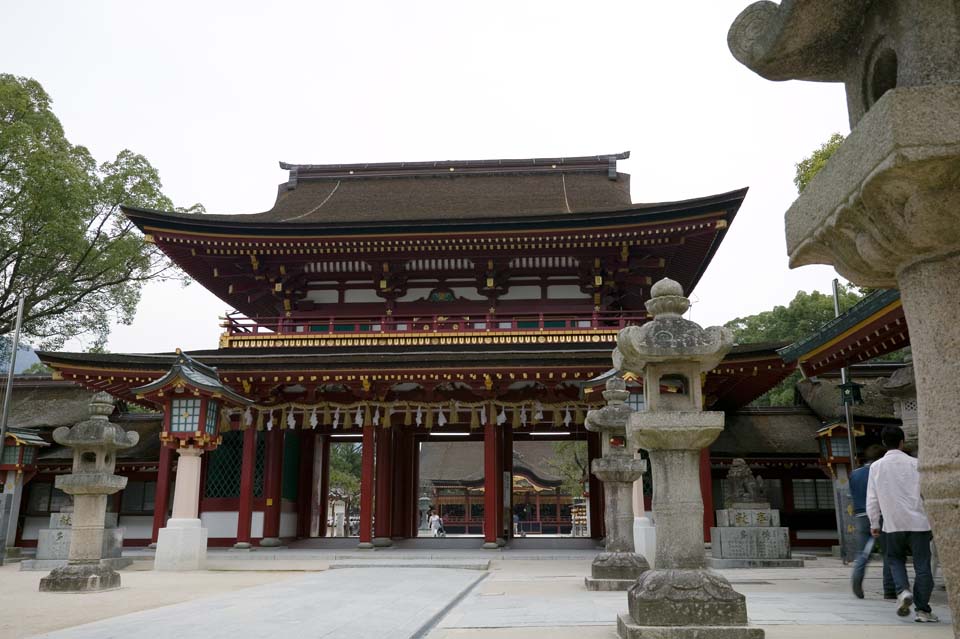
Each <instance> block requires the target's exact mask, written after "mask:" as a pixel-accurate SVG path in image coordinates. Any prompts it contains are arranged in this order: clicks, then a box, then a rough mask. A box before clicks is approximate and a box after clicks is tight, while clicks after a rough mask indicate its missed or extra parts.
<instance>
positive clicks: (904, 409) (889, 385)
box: [880, 355, 920, 456]
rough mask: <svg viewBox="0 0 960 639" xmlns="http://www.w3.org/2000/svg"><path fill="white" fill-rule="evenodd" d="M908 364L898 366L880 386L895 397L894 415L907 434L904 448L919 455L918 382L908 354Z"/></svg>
mask: <svg viewBox="0 0 960 639" xmlns="http://www.w3.org/2000/svg"><path fill="white" fill-rule="evenodd" d="M906 361H907V365H906V366H904V367H903V368H898V369H897V370H896V371H894V373H893V375H891V376H890V378H889V379H888V380H887V381H886V382H885V383H884V385H883V386H882V387H881V388H880V392H881V393H883V394H884V395H886V396H887V397H890V398H891V399H893V416H894V417H896V418H897V419H899V420H900V423H901V427H902V428H903V434H904V435H905V436H906V440H905V441H904V449H905V450H906V451H907V452H908V453H910V454H911V455H917V456H918V455H919V452H920V451H919V446H918V442H917V430H918V429H917V384H916V381H915V380H914V378H913V363H912V359H911V357H910V356H909V355H908V356H907V360H906Z"/></svg>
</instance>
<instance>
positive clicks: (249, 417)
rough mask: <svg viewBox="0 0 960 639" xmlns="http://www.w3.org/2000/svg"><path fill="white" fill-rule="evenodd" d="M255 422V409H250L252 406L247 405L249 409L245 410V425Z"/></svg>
mask: <svg viewBox="0 0 960 639" xmlns="http://www.w3.org/2000/svg"><path fill="white" fill-rule="evenodd" d="M252 423H253V411H252V410H250V407H249V406H247V410H245V411H243V425H244V426H249V425H251V424H252Z"/></svg>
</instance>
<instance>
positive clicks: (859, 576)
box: [853, 515, 897, 595]
mask: <svg viewBox="0 0 960 639" xmlns="http://www.w3.org/2000/svg"><path fill="white" fill-rule="evenodd" d="M853 525H854V527H855V533H856V535H857V547H858V548H860V552H859V553H858V554H857V559H856V561H854V562H853V579H855V580H856V581H858V582H862V581H863V575H864V573H865V572H866V571H867V562H868V561H870V555H868V554H867V553H865V552H863V550H864V549H865V548H866V545H867V542H868V541H869V540H870V537H871V535H870V518H869V517H867V516H866V515H864V516H862V517H861V516H859V515H858V516H856V517H854V518H853ZM883 537H884V535H882V534H881V535H880V540H879V541H880V543H881V544H883V547H884V553H886V547H887V544H886V542H885V540H884V539H883ZM883 594H884V595H896V594H897V588H896V586H895V585H894V582H893V575H892V574H891V573H890V563H889V562H888V561H887V558H886V555H884V558H883Z"/></svg>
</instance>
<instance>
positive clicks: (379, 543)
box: [373, 537, 393, 548]
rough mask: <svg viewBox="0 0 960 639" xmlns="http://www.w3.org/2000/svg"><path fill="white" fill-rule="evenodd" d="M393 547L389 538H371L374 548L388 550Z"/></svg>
mask: <svg viewBox="0 0 960 639" xmlns="http://www.w3.org/2000/svg"><path fill="white" fill-rule="evenodd" d="M392 545H393V540H392V539H390V538H389V537H374V538H373V547H374V548H389V547H390V546H392Z"/></svg>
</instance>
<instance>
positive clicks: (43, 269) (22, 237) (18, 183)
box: [0, 74, 202, 348]
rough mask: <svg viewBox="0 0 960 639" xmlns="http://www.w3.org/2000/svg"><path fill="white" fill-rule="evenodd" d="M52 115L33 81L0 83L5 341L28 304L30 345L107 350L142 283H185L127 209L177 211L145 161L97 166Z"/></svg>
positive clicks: (131, 158)
mask: <svg viewBox="0 0 960 639" xmlns="http://www.w3.org/2000/svg"><path fill="white" fill-rule="evenodd" d="M50 106H51V100H50V97H49V96H48V95H47V93H46V92H45V91H44V90H43V87H42V86H40V84H39V83H38V82H36V81H35V80H32V79H28V78H20V77H15V76H12V75H8V74H0V334H5V333H9V332H10V331H11V330H12V327H13V323H14V318H15V314H16V305H17V298H18V297H20V296H23V297H24V299H25V300H26V303H25V311H24V324H23V332H24V336H25V337H26V338H27V339H34V340H38V341H39V342H40V344H41V345H43V346H45V347H48V348H50V347H53V348H55V347H57V346H59V345H61V344H63V342H64V341H66V340H68V339H70V338H72V337H75V336H78V335H90V336H92V337H93V340H94V344H95V345H96V344H102V343H103V342H104V341H105V340H106V338H107V335H108V333H109V330H110V320H111V319H113V318H116V319H118V320H119V321H121V322H123V323H129V322H130V321H131V320H132V319H133V315H134V311H135V309H136V305H137V302H138V301H139V299H140V290H141V288H142V286H143V285H144V283H146V282H149V281H151V280H157V279H163V278H170V277H182V276H181V275H180V273H179V271H177V270H176V269H175V268H174V267H173V265H172V263H171V262H170V261H169V260H167V259H166V257H165V256H164V255H163V254H162V253H161V252H160V251H159V250H158V249H157V248H156V247H154V246H153V245H152V244H148V243H147V242H145V240H144V238H143V237H142V236H141V235H140V234H139V233H138V232H137V231H136V228H135V227H134V226H133V225H132V224H131V223H130V221H129V220H127V219H126V217H125V216H124V215H123V214H122V212H121V211H120V208H119V207H120V204H130V205H133V206H142V207H148V208H155V209H163V210H171V209H173V208H174V207H173V204H172V203H171V201H170V200H169V199H168V198H167V197H166V196H165V195H164V194H163V192H162V191H161V184H160V177H159V175H158V173H157V170H156V169H155V168H153V167H152V166H151V165H150V163H149V162H148V161H147V159H146V158H144V157H143V156H142V155H138V154H136V153H133V152H131V151H128V150H124V151H121V152H120V153H119V154H118V155H117V157H116V158H115V159H114V160H112V161H109V162H104V163H102V164H98V163H97V162H96V161H95V160H94V158H93V156H92V155H91V154H90V152H89V151H88V150H87V149H86V148H84V147H83V146H79V145H74V144H71V143H70V142H69V141H68V140H67V138H66V136H65V135H64V131H63V127H62V126H61V125H60V121H59V120H58V119H57V117H56V116H55V115H54V114H53V111H51V108H50ZM188 212H202V207H199V206H198V205H195V206H194V207H191V208H190V209H188Z"/></svg>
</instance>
